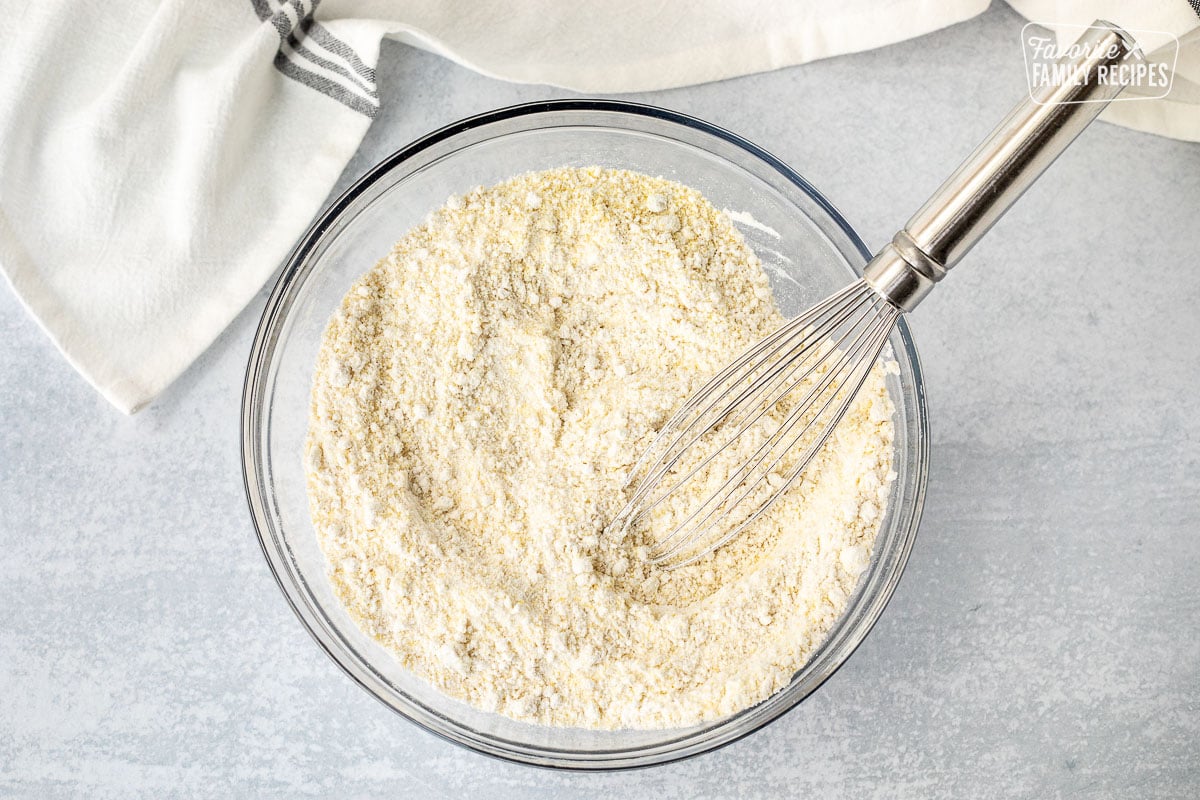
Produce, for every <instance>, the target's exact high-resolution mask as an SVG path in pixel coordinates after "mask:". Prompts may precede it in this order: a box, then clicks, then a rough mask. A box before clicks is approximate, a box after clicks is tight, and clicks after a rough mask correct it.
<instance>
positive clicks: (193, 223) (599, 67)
mask: <svg viewBox="0 0 1200 800" xmlns="http://www.w3.org/2000/svg"><path fill="white" fill-rule="evenodd" d="M987 5H988V0H943V1H941V2H935V1H934V0H899V1H897V2H889V3H883V4H881V3H878V2H876V1H875V0H791V1H790V2H789V1H788V0H771V1H770V2H761V0H691V1H690V2H675V3H644V2H638V0H613V1H612V2H608V3H604V4H576V3H562V2H559V0H524V2H522V3H521V4H520V5H519V8H520V12H521V13H519V14H518V13H514V9H513V4H512V3H511V2H509V0H505V2H499V0H474V1H473V2H472V1H471V0H417V1H416V2H407V3H404V4H395V3H390V2H385V0H323V1H322V0H288V2H281V1H280V0H225V1H224V2H218V3H196V2H191V0H163V2H158V1H157V0H126V2H123V3H112V4H106V5H105V7H104V9H103V13H100V14H97V13H94V9H91V8H90V7H86V6H84V7H81V6H80V5H79V4H77V3H70V2H65V0H51V1H48V2H39V3H29V2H21V1H19V0H0V18H3V19H5V20H7V21H8V25H7V28H6V31H5V33H4V34H0V36H2V41H0V159H2V160H0V164H2V165H3V166H2V167H0V269H2V270H3V272H4V275H5V276H6V277H7V279H8V281H9V283H10V284H11V286H12V288H13V290H14V291H15V292H16V294H17V296H18V297H20V299H21V301H22V302H23V303H24V305H25V306H26V307H27V308H28V310H29V311H30V313H32V314H33V316H34V317H36V318H37V320H38V321H39V323H40V324H41V325H42V327H43V328H44V329H45V330H46V332H47V333H48V334H49V335H50V337H51V338H52V339H53V340H54V342H55V344H56V345H57V346H58V348H59V349H60V350H61V351H62V353H63V355H64V356H65V357H66V358H67V359H68V360H69V361H70V362H71V364H72V365H74V366H75V368H76V369H77V370H78V371H79V372H80V373H81V374H82V375H83V376H84V377H85V378H86V379H87V380H88V381H89V382H90V383H91V384H92V385H93V386H95V387H96V389H97V390H99V391H100V392H101V393H102V394H103V395H104V396H105V397H106V398H107V399H108V400H109V401H111V402H112V403H113V405H115V406H116V407H117V408H119V409H121V410H123V411H126V412H133V411H136V410H137V409H138V408H140V407H142V406H143V405H145V404H146V403H147V402H149V401H150V400H151V399H153V398H154V397H155V395H157V394H158V393H159V392H161V391H162V390H163V389H164V388H165V387H166V386H167V385H168V384H169V383H170V382H171V381H172V380H174V378H175V377H176V376H178V375H179V373H180V372H182V371H183V370H184V369H185V368H186V367H187V366H188V365H189V364H190V363H191V362H192V361H193V360H194V359H195V358H196V357H197V356H198V355H199V354H200V353H201V352H202V351H203V350H204V349H205V348H206V347H207V346H208V345H209V344H210V343H211V342H212V341H213V339H215V338H216V336H217V335H218V334H219V333H220V331H221V330H222V329H223V328H224V327H225V326H226V325H227V324H228V323H229V322H230V321H231V320H232V319H233V317H234V316H235V315H236V314H237V313H238V312H239V311H240V310H241V309H242V308H244V307H245V305H246V304H247V303H248V302H249V301H250V299H251V298H252V297H253V296H254V294H255V293H256V292H257V291H258V290H259V288H260V287H261V286H262V285H263V283H264V282H265V281H266V280H267V278H268V277H269V276H270V275H271V273H272V272H273V271H274V270H275V269H276V267H277V266H278V265H279V264H280V262H281V261H282V260H283V259H284V258H285V256H286V254H287V253H288V251H289V250H290V249H291V247H292V246H293V245H294V243H295V241H296V239H297V238H298V237H299V236H300V235H301V233H302V232H303V231H304V229H305V227H306V226H307V225H308V223H309V220H310V219H311V218H312V217H313V215H314V214H315V213H316V212H317V211H318V210H319V207H320V205H321V204H322V202H324V200H325V198H326V196H327V195H328V193H329V191H330V189H331V188H332V187H333V185H334V183H335V182H336V180H337V179H338V177H339V175H340V174H341V171H342V169H343V168H344V166H345V165H346V163H347V162H348V161H349V160H350V158H351V156H352V155H353V153H354V151H355V149H356V148H357V147H358V144H359V142H360V141H361V139H362V136H363V134H364V133H365V132H366V130H367V127H368V126H369V125H370V123H371V119H372V118H373V117H374V116H375V114H376V113H377V111H378V109H379V97H378V94H377V92H376V78H375V71H374V68H375V65H376V62H377V60H378V56H379V47H380V42H381V40H382V39H383V38H384V37H393V38H396V39H399V40H401V41H404V42H406V43H409V44H411V45H414V46H417V47H421V48H423V49H426V50H430V51H432V52H435V53H439V54H441V55H444V56H446V57H447V58H451V59H453V60H455V61H457V62H458V63H460V64H463V65H465V66H467V67H470V68H471V69H475V70H478V71H479V72H482V73H484V74H487V75H491V76H495V77H498V78H503V79H506V80H512V81H523V82H532V83H548V84H553V85H557V86H562V87H566V88H571V89H577V90H581V91H587V92H616V91H645V90H653V89H660V88H666V87H670V86H680V85H686V84H692V83H700V82H704V81H711V80H718V79H721V78H727V77H732V76H735V75H742V74H748V73H751V72H758V71H764V70H770V69H775V68H779V67H783V66H789V65H793V64H801V63H804V62H807V61H811V60H814V59H818V58H822V57H826V56H831V55H836V54H839V53H846V52H852V51H857V50H863V49H868V48H873V47H879V46H882V45H885V44H889V43H891V42H895V41H898V40H901V39H905V38H909V37H914V36H919V35H922V34H924V33H927V32H929V31H932V30H935V29H938V28H941V27H944V26H947V25H951V24H953V23H956V22H959V21H962V20H964V19H967V18H969V17H972V16H974V15H976V14H979V13H980V12H982V11H983V10H984V9H985V8H986V7H987ZM1013 5H1014V6H1015V7H1016V8H1017V9H1018V10H1019V11H1020V12H1021V13H1023V14H1025V15H1026V16H1027V17H1029V18H1031V19H1033V20H1036V21H1048V22H1062V23H1068V22H1071V23H1085V24H1086V23H1087V22H1090V21H1091V20H1092V19H1094V18H1096V17H1098V16H1099V17H1107V18H1110V19H1112V20H1113V21H1115V22H1118V23H1119V24H1125V25H1128V26H1130V27H1134V28H1138V27H1141V28H1154V29H1159V30H1165V31H1169V32H1171V33H1175V34H1183V33H1185V32H1186V31H1187V30H1188V29H1190V28H1194V27H1195V26H1196V23H1197V18H1196V16H1195V15H1194V14H1192V12H1191V10H1190V9H1189V7H1188V5H1187V3H1185V2H1183V0H1170V1H1169V2H1159V3H1146V4H1136V7H1132V6H1134V4H1128V3H1119V2H1117V0H1078V1H1077V2H1069V1H1068V0H1061V1H1060V2H1054V1H1053V0H1013ZM89 11H92V12H93V13H91V14H89V13H88V12H89ZM1131 16H1132V17H1133V18H1131ZM1015 47H1016V42H1015V41H1014V50H1015ZM1176 83H1177V84H1178V85H1181V86H1182V87H1183V90H1182V91H1180V92H1173V94H1172V96H1171V97H1169V98H1167V99H1166V100H1154V101H1150V100H1147V101H1143V102H1138V103H1126V104H1124V105H1123V106H1121V107H1120V108H1115V107H1114V109H1113V110H1112V113H1113V114H1114V115H1115V119H1116V120H1117V121H1119V122H1121V123H1123V124H1127V125H1131V126H1133V127H1137V128H1140V129H1142V130H1149V131H1153V132H1156V133H1161V134H1163V135H1168V136H1175V137H1178V138H1185V139H1193V140H1200V40H1196V37H1192V40H1191V43H1190V44H1188V45H1187V46H1186V48H1185V52H1184V53H1181V56H1180V59H1179V66H1178V71H1177V75H1176Z"/></svg>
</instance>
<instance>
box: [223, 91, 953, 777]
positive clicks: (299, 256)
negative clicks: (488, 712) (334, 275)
mask: <svg viewBox="0 0 1200 800" xmlns="http://www.w3.org/2000/svg"><path fill="white" fill-rule="evenodd" d="M563 111H602V112H608V113H613V114H618V115H621V114H625V115H632V116H637V117H649V118H652V119H656V120H660V121H664V122H668V123H673V124H676V125H681V126H684V127H687V128H692V129H695V130H698V131H700V132H702V133H705V134H708V135H711V136H715V137H717V138H719V139H722V140H724V141H725V142H727V143H729V144H732V145H734V146H736V147H738V148H740V149H741V150H743V151H745V152H746V153H748V154H749V155H751V156H753V157H755V158H756V159H758V160H760V161H762V162H764V163H765V164H766V165H767V166H769V167H770V168H771V169H772V170H774V171H775V172H776V173H778V174H779V175H780V176H782V177H783V178H785V179H786V180H787V181H788V182H790V183H792V184H793V185H794V186H795V187H796V188H798V189H799V190H800V191H801V192H803V193H804V194H805V195H807V196H808V198H809V199H810V200H812V201H813V202H814V203H816V205H817V206H818V207H819V208H820V209H821V210H822V211H823V212H824V213H825V214H826V215H827V217H828V219H829V220H830V221H832V222H833V223H834V225H835V226H836V227H837V228H838V229H840V230H841V232H842V233H843V234H844V235H845V236H846V238H847V240H848V241H849V242H850V244H851V245H852V246H853V248H854V249H855V251H857V253H858V254H859V255H860V256H861V257H862V259H863V263H864V264H865V263H866V261H868V260H869V259H870V258H871V252H870V250H869V249H868V248H867V246H866V244H865V243H864V242H863V240H862V238H861V237H860V236H859V235H858V234H857V232H855V230H854V229H853V228H852V227H850V224H849V223H848V222H847V221H846V219H845V217H843V216H842V214H841V212H839V211H838V209H837V208H836V207H835V206H834V205H833V204H832V203H830V202H829V200H828V199H826V198H825V196H824V195H822V194H821V193H820V192H819V191H818V190H817V189H816V187H814V186H813V185H812V184H811V183H809V181H808V180H807V179H805V178H804V177H803V176H802V175H800V174H799V173H798V172H796V171H795V170H794V169H792V168H791V167H789V166H788V165H787V164H786V163H784V162H783V161H782V160H781V159H779V158H778V157H776V156H775V155H773V154H772V153H770V152H769V151H767V150H765V149H763V148H762V147H760V146H758V145H756V144H754V143H753V142H751V141H749V140H748V139H745V138H744V137H742V136H739V135H738V134H736V133H733V132H731V131H728V130H726V129H724V128H721V127H719V126H717V125H714V124H712V123H709V122H706V121H704V120H702V119H699V118H697V117H693V116H690V115H687V114H683V113H680V112H677V111H672V110H669V109H666V108H661V107H659V106H653V105H649V104H643V103H632V102H627V101H621V100H602V99H564V100H540V101H534V102H528V103H519V104H515V105H511V106H505V107H502V108H498V109H494V110H492V111H486V112H483V113H480V114H475V115H473V116H470V117H466V118H463V119H461V120H458V121H457V122H452V123H450V124H449V125H445V126H443V127H441V128H438V129H437V130H434V131H432V132H430V133H428V134H426V135H425V136H422V137H420V138H418V139H416V140H414V141H413V142H411V143H409V144H407V145H405V146H404V147H401V148H399V149H398V150H395V151H394V152H392V153H391V154H390V155H388V156H386V157H384V158H383V159H382V160H380V161H379V163H377V164H376V165H374V166H373V167H371V168H370V169H369V170H367V171H366V172H365V173H364V174H363V175H362V176H361V177H359V178H358V179H356V180H355V181H354V182H353V183H352V184H351V185H350V186H349V187H348V188H347V189H346V190H345V191H344V192H342V193H341V194H340V195H339V196H338V197H337V198H336V199H335V200H334V201H333V202H331V203H329V204H328V205H327V206H326V207H325V208H324V209H323V210H322V211H321V212H320V213H319V214H318V215H317V217H316V218H315V219H314V221H313V222H312V223H311V224H310V225H309V227H308V228H307V229H306V230H305V232H304V234H303V235H302V236H301V237H300V239H299V240H298V242H297V244H296V245H295V247H294V248H293V249H292V251H291V253H290V254H289V255H288V257H287V259H286V261H285V262H284V265H283V267H282V268H281V270H280V273H279V277H278V278H277V279H276V281H275V284H274V286H273V288H272V290H271V293H270V295H269V296H268V298H267V301H266V304H265V306H264V309H263V313H262V317H261V318H260V320H259V323H258V327H257V329H256V331H255V335H254V340H253V343H252V345H251V350H250V357H249V360H248V362H247V366H246V374H245V380H244V383H243V388H242V402H241V418H242V424H241V431H240V449H241V463H242V482H243V488H244V490H245V493H246V500H247V504H248V506H249V511H250V517H251V521H252V523H253V525H254V529H255V534H256V536H257V538H258V542H259V546H260V548H261V550H262V553H263V556H264V558H265V559H266V562H267V566H268V567H269V569H270V570H271V574H272V576H273V577H274V578H275V582H276V585H277V586H278V587H279V589H280V591H281V592H282V594H283V596H284V599H285V600H286V601H287V603H288V605H289V606H290V607H291V609H292V611H293V613H295V615H296V616H297V618H298V619H299V620H300V623H301V625H302V626H303V628H304V629H305V630H306V631H307V632H308V634H309V636H311V637H312V639H313V640H314V641H315V642H316V643H317V645H318V646H319V647H320V649H321V650H322V651H323V652H324V653H325V654H326V655H327V656H328V657H329V658H330V660H332V661H333V662H334V663H335V664H336V665H337V666H338V668H339V669H340V670H341V671H342V672H343V673H344V674H346V675H347V676H348V677H349V678H350V679H351V680H352V681H353V682H354V683H355V684H357V685H358V686H359V687H360V688H362V689H363V690H364V691H366V692H367V694H369V695H370V696H371V697H373V698H375V700H376V701H377V702H379V703H382V704H383V705H384V706H386V707H387V708H389V709H390V710H391V711H393V712H394V713H396V714H398V715H399V716H401V717H403V718H404V719H406V720H408V721H409V722H411V723H413V724H415V725H417V726H418V727H419V728H420V729H421V730H423V731H426V732H428V733H431V734H433V735H434V736H437V737H438V738H439V739H442V740H445V741H448V742H451V743H453V744H455V745H458V746H460V747H464V748H466V749H468V750H470V751H472V752H475V753H479V754H481V755H484V756H488V757H490V758H494V759H497V760H500V761H503V762H505V763H513V764H522V765H528V766H534V767H539V768H542V769H554V770H565V771H572V772H608V771H616V770H632V769H645V768H649V767H655V766H662V765H666V764H671V763H675V762H678V761H682V760H685V759H688V758H693V757H696V756H699V755H702V754H705V753H712V752H715V751H716V750H719V749H721V748H723V747H726V746H728V745H730V744H733V743H734V742H737V741H740V740H741V739H743V738H745V737H747V736H749V735H751V734H753V733H755V732H757V731H759V730H761V729H762V728H763V727H765V726H766V725H767V724H769V723H771V722H773V721H775V720H777V719H778V718H780V717H782V716H783V715H785V714H787V713H789V712H790V711H792V710H793V709H795V708H796V707H797V706H799V705H800V704H801V703H802V702H803V701H804V700H805V699H807V698H809V697H811V696H812V695H813V694H815V693H816V692H817V691H818V690H819V689H820V688H821V687H822V686H823V685H824V684H825V682H826V681H827V680H828V679H829V678H830V677H831V676H832V675H833V674H834V673H836V672H837V671H838V670H840V669H841V668H842V666H843V665H844V664H845V663H846V662H847V661H849V659H850V657H851V656H852V655H853V654H854V652H855V651H856V650H857V649H858V648H859V646H861V644H862V642H863V641H865V640H866V638H867V636H868V635H869V634H870V632H871V631H872V630H873V629H874V627H875V625H876V623H878V621H879V619H880V618H881V617H882V616H883V612H884V611H885V610H886V608H887V606H888V604H889V603H890V602H891V599H892V597H893V595H894V593H895V589H896V587H897V585H898V584H899V581H900V578H901V576H902V575H903V573H904V570H905V567H906V565H907V563H908V558H909V555H910V553H911V551H912V546H913V543H914V542H915V540H916V535H917V532H918V530H919V527H920V522H921V517H922V515H923V509H924V503H925V493H926V488H927V483H928V474H929V419H928V408H927V401H926V393H925V381H924V372H923V369H922V367H921V362H920V357H919V355H918V353H917V350H916V347H915V344H914V342H913V339H912V335H911V332H910V330H909V328H908V325H907V322H906V320H905V318H904V317H903V316H902V317H900V318H899V319H898V320H897V321H896V332H897V333H898V334H899V337H900V341H901V343H902V345H903V349H904V351H905V355H906V358H907V360H908V362H909V364H910V366H911V369H912V375H913V398H914V400H915V411H916V417H917V430H916V433H917V436H916V437H915V438H916V442H915V444H916V452H915V458H914V461H913V467H914V471H915V473H916V485H915V486H914V491H913V501H912V507H911V515H910V516H911V521H910V522H909V523H908V524H907V526H906V527H907V535H906V536H905V538H904V541H903V542H902V544H901V547H900V550H899V552H898V553H897V554H896V561H895V569H894V570H893V571H892V573H891V575H890V579H889V580H887V581H885V582H884V583H883V584H882V585H881V586H880V588H879V600H878V604H877V611H876V612H875V613H874V615H873V616H868V617H867V618H864V619H863V620H862V621H861V627H860V630H861V634H860V635H858V636H857V637H856V638H857V640H856V641H852V642H850V643H849V647H848V649H847V650H846V651H845V655H844V657H843V658H842V659H841V660H840V661H839V662H838V663H837V664H835V665H834V666H833V667H832V668H831V669H829V670H827V671H826V672H825V674H824V675H822V676H820V678H819V679H818V680H817V682H816V683H815V684H814V685H813V687H812V689H811V690H810V691H809V692H808V693H806V694H804V695H803V696H801V697H799V698H798V699H797V700H796V701H795V702H793V703H791V704H789V705H787V706H785V707H783V708H780V709H779V710H778V711H775V712H773V713H770V714H766V715H763V716H761V717H760V718H758V719H756V720H754V722H753V723H752V724H750V725H748V726H747V727H746V728H745V729H744V730H742V731H739V732H737V733H736V734H734V735H729V736H726V737H724V738H722V739H720V740H719V741H715V742H705V743H702V744H701V745H698V746H696V745H693V746H692V747H688V748H683V749H680V750H677V751H671V752H668V753H665V754H663V753H658V754H655V755H654V756H653V757H651V758H650V759H649V760H642V761H640V762H637V763H633V762H636V761H637V760H638V759H639V756H638V755H637V754H636V753H635V752H632V751H631V750H617V749H614V750H612V751H608V752H609V754H611V755H613V756H616V758H615V759H614V760H612V761H593V760H586V761H577V760H565V759H555V758H554V757H548V756H546V755H540V756H538V757H537V760H534V759H533V758H530V757H523V756H524V755H525V754H523V753H514V752H512V751H506V750H502V749H500V748H492V747H487V746H485V745H483V744H481V743H480V742H478V741H476V740H473V739H471V738H467V737H462V738H459V737H457V736H453V735H451V734H450V733H449V732H447V731H444V730H438V729H436V728H434V727H432V726H430V725H428V724H426V723H425V722H424V721H422V720H421V719H419V718H417V717H416V716H413V715H412V714H410V713H408V712H406V711H405V710H403V709H401V708H397V707H396V706H395V705H393V704H392V703H389V702H387V701H386V700H385V699H384V698H383V697H381V696H380V695H379V694H378V693H377V692H376V691H375V690H374V689H372V688H371V687H370V686H368V685H366V683H364V682H363V680H362V679H361V678H360V676H358V675H357V674H355V673H354V671H352V670H351V669H350V667H349V666H348V665H347V664H346V663H344V662H343V660H342V658H340V657H339V655H338V653H336V652H334V648H333V647H331V645H330V643H329V642H327V641H326V640H325V638H324V637H323V636H322V635H321V633H320V632H318V631H317V630H315V629H314V627H313V625H312V624H311V622H310V620H309V619H308V617H307V616H306V613H305V612H304V611H303V610H302V609H301V608H300V607H299V606H298V600H297V598H296V597H294V596H293V592H294V591H296V590H297V587H296V586H294V584H293V582H292V581H291V580H290V579H288V580H285V576H284V574H282V572H281V568H280V567H281V565H280V564H278V563H277V561H276V556H275V555H274V554H273V553H272V548H273V547H274V544H273V541H272V540H271V536H270V534H269V532H268V531H269V529H270V524H269V523H268V521H267V517H266V514H265V508H266V506H267V505H268V500H267V498H264V497H263V496H262V494H261V492H260V491H259V481H258V480H257V478H258V477H259V476H261V475H262V474H263V470H262V467H263V465H262V463H261V462H260V459H259V457H258V453H257V451H256V449H255V447H254V444H255V434H256V433H257V431H258V429H259V427H260V426H259V421H260V420H259V417H260V415H261V408H262V404H261V403H260V402H258V401H259V399H260V394H261V391H262V389H263V388H264V383H263V382H264V380H265V377H266V372H267V370H266V366H267V363H268V362H267V361H266V360H265V356H266V355H267V354H268V352H269V350H273V347H274V344H275V342H274V339H275V334H276V333H277V331H276V323H277V318H278V317H279V316H280V314H281V312H286V309H284V308H282V305H283V300H284V299H285V297H286V296H287V294H288V291H289V289H290V288H291V286H292V283H293V282H294V280H295V277H296V274H297V272H298V271H299V270H300V268H301V266H302V265H303V263H304V261H305V259H306V258H307V256H308V254H309V253H310V252H311V251H312V250H313V248H314V247H315V246H316V245H317V243H318V242H320V241H321V239H322V237H323V236H324V234H325V232H326V231H327V230H328V229H329V228H330V227H331V226H332V225H333V224H334V223H335V222H336V221H337V220H338V219H339V217H340V216H341V215H342V213H343V212H344V211H345V210H346V209H347V208H348V207H349V206H351V204H353V203H354V201H355V200H357V198H358V197H359V196H360V195H361V194H363V193H364V192H365V191H366V190H367V189H368V188H370V187H371V186H372V185H374V184H375V182H376V181H378V180H380V179H381V178H382V177H384V176H385V175H387V174H388V173H389V172H391V171H392V170H393V169H394V168H395V167H397V166H399V165H400V164H402V163H403V162H405V161H407V160H409V159H410V158H412V157H414V156H415V155H417V154H419V153H421V152H423V151H425V150H427V149H429V148H430V147H433V146H434V145H436V144H438V143H439V142H442V141H444V140H446V139H450V138H452V137H454V136H457V135H459V134H462V133H465V132H467V131H470V130H474V129H476V128H481V127H484V126H487V125H491V124H494V123H498V122H503V121H506V120H511V119H515V118H520V117H527V116H534V115H538V114H552V113H557V112H563ZM610 127H611V126H610ZM851 266H852V268H857V269H858V270H859V271H861V268H862V265H856V264H852V265H851ZM269 345H270V348H268V346H269ZM252 476H253V478H254V479H252ZM830 633H831V634H832V633H833V630H832V629H831V631H830Z"/></svg>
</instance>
